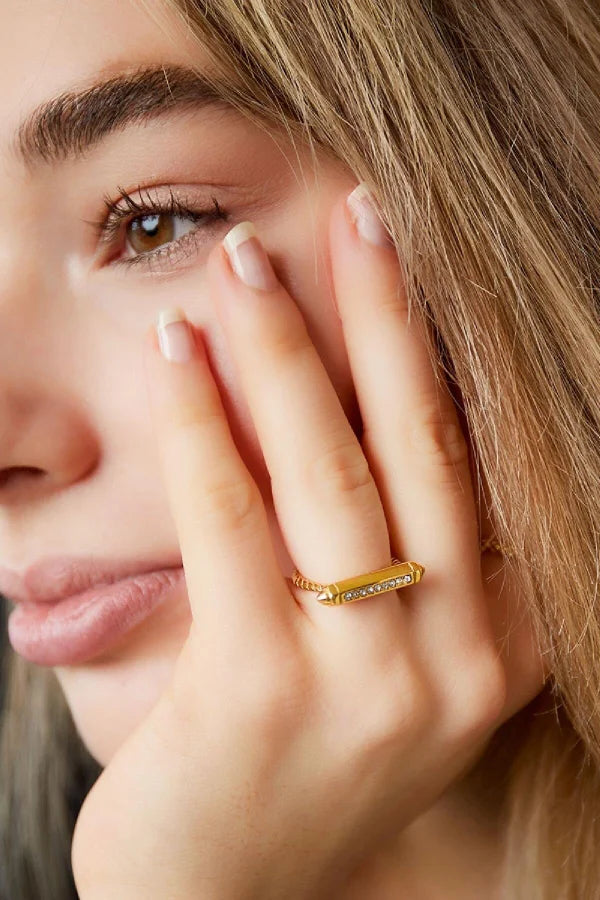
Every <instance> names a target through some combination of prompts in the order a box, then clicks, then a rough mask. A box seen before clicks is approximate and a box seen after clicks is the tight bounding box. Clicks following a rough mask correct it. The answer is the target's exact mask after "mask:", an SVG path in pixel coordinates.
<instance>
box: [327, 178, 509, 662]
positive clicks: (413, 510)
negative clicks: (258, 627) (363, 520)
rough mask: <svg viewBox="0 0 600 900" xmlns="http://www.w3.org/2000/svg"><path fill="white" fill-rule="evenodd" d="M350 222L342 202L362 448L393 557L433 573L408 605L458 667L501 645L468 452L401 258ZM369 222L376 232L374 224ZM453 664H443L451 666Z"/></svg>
mask: <svg viewBox="0 0 600 900" xmlns="http://www.w3.org/2000/svg"><path fill="white" fill-rule="evenodd" d="M362 193H363V192H362V191H357V194H358V197H359V199H360V197H361V194H362ZM352 218H353V217H352V215H351V213H350V210H349V209H348V207H347V204H346V203H345V201H344V198H341V199H340V201H339V202H338V203H336V205H335V207H334V209H333V211H332V216H331V223H330V245H331V256H332V274H333V281H334V289H335V295H336V299H337V306H338V309H339V312H340V317H341V320H342V326H343V330H344V338H345V342H346V347H347V350H348V355H349V361H350V366H351V370H352V374H353V379H354V384H355V388H356V393H357V398H358V401H359V406H360V411H361V416H362V420H363V424H364V434H363V447H364V449H365V452H366V455H367V457H368V459H369V462H370V464H371V468H372V470H373V473H374V476H375V479H376V481H377V484H378V487H379V492H380V495H381V497H382V500H383V503H384V507H385V510H386V515H387V520H388V526H389V529H390V534H391V543H392V548H393V550H394V552H395V553H396V554H397V555H399V556H400V557H401V558H402V559H406V558H409V559H412V560H415V561H416V562H419V563H421V564H423V565H424V566H425V568H426V572H427V574H426V575H425V577H424V579H423V582H422V583H421V584H419V585H416V586H415V587H412V588H409V592H408V594H406V595H404V594H402V597H403V598H404V597H406V598H409V599H410V600H411V612H412V609H413V607H414V610H415V615H421V614H422V615H423V617H424V618H423V622H426V623H427V626H424V629H423V630H424V631H427V630H428V629H429V630H428V634H429V635H430V636H432V635H434V636H435V639H436V641H438V643H437V644H436V648H437V650H436V652H437V653H438V655H439V652H440V650H441V648H442V647H443V646H445V647H446V648H448V650H449V651H450V650H451V651H452V653H453V655H454V658H456V654H457V653H458V652H459V648H460V649H462V651H464V649H465V647H467V646H469V645H473V644H474V643H475V644H480V643H481V641H482V640H485V641H488V642H491V635H490V629H489V622H488V621H487V611H486V610H485V608H484V604H483V602H482V596H483V592H482V590H481V568H480V554H479V528H478V521H477V511H476V507H475V501H474V496H473V486H472V482H471V475H470V469H469V458H468V450H467V444H466V441H465V438H464V435H463V434H462V431H461V429H460V423H459V420H458V415H457V411H456V408H455V406H454V403H453V400H452V397H451V395H450V392H449V389H448V387H447V384H446V382H445V379H444V376H443V372H442V371H441V368H438V367H437V363H436V362H435V361H433V362H432V358H431V356H430V353H429V345H428V341H427V337H428V335H427V332H426V328H425V325H424V324H423V323H422V320H421V319H420V318H419V316H418V314H417V312H418V311H417V310H412V311H411V314H410V316H409V310H408V306H407V298H406V292H405V289H404V282H403V278H402V273H401V268H400V264H399V259H398V255H397V254H396V253H395V252H394V250H393V248H392V247H390V246H389V245H388V246H387V247H386V246H383V245H378V244H374V243H370V242H369V241H366V240H364V239H362V238H361V236H360V234H359V232H358V231H357V229H356V227H355V225H354V223H353V221H352ZM369 221H370V222H371V228H372V229H374V228H375V227H376V224H375V220H374V218H373V217H371V218H370V219H369ZM371 233H373V231H371ZM425 595H426V597H427V599H426V600H425ZM421 598H423V599H422V600H421ZM413 600H414V604H413V602H412V601H413ZM436 616H437V619H436V621H435V627H432V626H433V620H432V617H436ZM440 641H441V643H440ZM450 645H452V646H450ZM450 658H452V657H449V656H445V657H443V666H444V667H446V668H447V666H448V661H449V659H450Z"/></svg>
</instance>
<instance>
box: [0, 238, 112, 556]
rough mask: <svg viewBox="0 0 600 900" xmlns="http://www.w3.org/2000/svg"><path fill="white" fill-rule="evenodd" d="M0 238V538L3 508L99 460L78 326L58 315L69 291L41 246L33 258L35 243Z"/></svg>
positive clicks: (55, 487)
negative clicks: (84, 375)
mask: <svg viewBox="0 0 600 900" xmlns="http://www.w3.org/2000/svg"><path fill="white" fill-rule="evenodd" d="M2 237H3V238H4V237H6V240H3V241H0V243H2V245H3V250H2V251H1V252H0V533H1V530H2V519H3V516H2V511H3V507H9V506H10V507H15V506H19V505H21V504H25V503H27V504H31V503H32V502H35V501H36V500H41V499H42V498H45V497H48V496H49V495H50V494H53V493H56V492H58V491H61V490H63V489H64V488H65V487H66V486H68V485H70V484H72V483H74V482H77V481H79V480H80V479H81V478H82V477H83V476H84V475H85V474H86V473H88V472H89V471H91V470H92V469H93V468H94V467H95V465H96V464H97V459H98V441H97V439H96V435H95V434H94V430H93V428H92V425H91V423H90V416H89V399H88V400H87V403H86V386H85V380H84V378H83V372H82V366H83V365H84V364H85V361H84V360H82V359H81V356H82V354H81V353H77V348H76V343H77V341H76V339H75V336H74V332H72V331H70V329H74V328H76V327H77V325H76V324H71V322H70V320H69V317H68V316H65V315H64V312H63V314H62V315H61V310H60V308H61V307H64V306H65V305H66V304H69V297H68V295H67V292H68V285H67V284H66V283H65V281H64V280H63V279H62V278H61V277H60V275H59V273H58V272H57V270H56V269H55V268H54V267H52V266H51V260H50V254H49V252H48V247H47V246H46V249H45V250H44V249H43V246H40V247H39V248H38V249H39V252H37V251H36V247H37V241H34V247H33V248H32V246H31V244H30V243H29V242H28V241H27V240H24V241H23V242H21V241H20V240H17V239H16V238H15V235H14V231H13V232H11V231H10V230H9V231H7V233H6V235H4V232H3V231H2ZM57 276H58V277H57ZM71 299H72V298H71ZM69 305H70V306H72V304H69ZM27 524H31V523H30V522H28V523H27ZM23 525H25V522H23ZM3 538H4V539H7V538H8V535H7V534H3ZM7 542H8V543H9V542H10V541H9V540H8V541H7Z"/></svg>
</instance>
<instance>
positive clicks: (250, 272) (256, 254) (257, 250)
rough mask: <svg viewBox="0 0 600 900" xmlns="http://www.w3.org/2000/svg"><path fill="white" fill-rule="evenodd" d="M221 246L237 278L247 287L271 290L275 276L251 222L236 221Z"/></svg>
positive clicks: (274, 284) (275, 284)
mask: <svg viewBox="0 0 600 900" xmlns="http://www.w3.org/2000/svg"><path fill="white" fill-rule="evenodd" d="M223 246H224V247H225V250H226V251H227V255H228V256H229V259H230V261H231V265H232V268H233V270H234V272H235V273H236V275H237V276H238V278H240V279H241V280H242V281H243V282H244V284H247V285H248V287H253V288H258V289H259V290H261V291H272V290H274V289H275V288H276V287H277V276H276V275H275V272H274V271H273V267H272V266H271V263H270V261H269V257H268V255H267V253H266V252H265V249H264V247H263V245H262V244H261V242H260V240H259V237H258V235H257V233H256V228H255V227H254V224H253V223H252V222H238V224H237V225H234V226H233V228H232V229H231V231H229V232H228V233H227V234H226V235H225V237H224V238H223Z"/></svg>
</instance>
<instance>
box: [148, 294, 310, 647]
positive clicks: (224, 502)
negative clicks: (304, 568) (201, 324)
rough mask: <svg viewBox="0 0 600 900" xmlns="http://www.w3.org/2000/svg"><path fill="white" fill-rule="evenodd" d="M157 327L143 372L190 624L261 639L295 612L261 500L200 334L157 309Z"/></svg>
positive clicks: (175, 312)
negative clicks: (267, 629) (178, 549)
mask: <svg viewBox="0 0 600 900" xmlns="http://www.w3.org/2000/svg"><path fill="white" fill-rule="evenodd" d="M157 328H158V333H157V330H156V329H155V327H154V326H153V327H152V328H150V329H149V330H148V331H147V333H146V336H145V346H144V367H145V371H146V379H147V386H148V388H149V396H150V403H151V407H152V414H153V418H154V424H155V431H156V437H157V439H158V445H159V454H160V457H161V462H162V468H163V477H164V483H165V486H166V490H167V494H168V498H169V504H170V509H171V513H172V516H173V519H174V522H175V526H176V529H177V535H178V539H179V544H180V547H181V554H182V559H183V568H184V572H185V579H186V584H187V589H188V595H189V602H190V607H191V611H192V616H193V618H194V621H195V622H197V623H199V624H200V623H202V626H208V625H212V626H214V627H215V628H221V629H222V628H223V624H224V622H227V624H228V627H229V626H230V625H231V623H233V622H234V621H235V623H236V625H235V627H236V629H241V633H242V634H244V635H245V636H248V632H249V630H250V629H252V628H254V627H257V628H258V629H260V630H261V632H262V634H263V635H264V633H265V622H264V619H265V615H267V616H268V617H269V621H270V623H271V624H272V623H273V620H274V619H280V620H281V621H283V620H285V619H287V620H288V621H289V617H290V615H291V614H292V612H294V611H296V607H295V604H294V602H293V597H292V596H291V595H290V593H289V590H288V588H287V585H286V582H285V579H284V577H283V575H282V573H281V571H280V569H279V565H278V562H277V558H276V554H275V551H274V547H273V543H272V540H271V535H270V530H269V525H268V519H267V514H266V510H265V506H264V503H263V500H262V496H261V494H260V491H259V489H258V486H257V484H256V482H255V481H254V479H253V478H252V476H251V474H250V472H249V471H248V468H247V466H246V465H245V463H244V461H243V460H242V458H241V456H240V454H239V452H238V449H237V447H236V445H235V442H234V440H233V437H232V434H231V430H230V427H229V423H228V421H227V417H226V413H225V410H224V407H223V403H222V401H221V397H220V394H219V390H218V387H217V385H216V383H215V380H214V378H213V375H212V372H211V369H210V365H209V361H208V358H207V355H206V350H205V347H204V344H203V341H202V338H201V335H200V334H199V333H198V332H197V331H196V330H195V329H194V328H193V327H192V326H191V324H190V323H188V322H187V321H186V317H185V313H184V312H183V310H182V309H180V308H179V307H175V308H173V309H170V310H163V311H162V312H161V313H160V314H159V317H158V321H157ZM159 335H160V340H158V337H159ZM164 354H166V356H165V355H164Z"/></svg>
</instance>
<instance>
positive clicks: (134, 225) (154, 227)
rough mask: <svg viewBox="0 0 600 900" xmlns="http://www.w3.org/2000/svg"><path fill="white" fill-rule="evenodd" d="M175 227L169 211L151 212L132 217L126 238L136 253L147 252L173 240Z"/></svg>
mask: <svg viewBox="0 0 600 900" xmlns="http://www.w3.org/2000/svg"><path fill="white" fill-rule="evenodd" d="M174 234H175V228H174V225H173V216H172V214H170V213H152V214H148V215H144V216H138V217H137V218H135V219H132V220H131V222H130V223H129V225H128V226H127V238H128V240H129V243H130V244H131V246H132V248H133V249H134V250H135V251H136V252H138V253H148V252H151V251H152V250H155V249H156V247H159V246H160V245H161V244H168V243H169V242H170V241H172V240H173V238H174Z"/></svg>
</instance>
